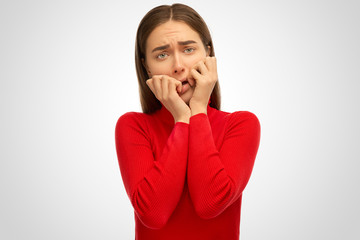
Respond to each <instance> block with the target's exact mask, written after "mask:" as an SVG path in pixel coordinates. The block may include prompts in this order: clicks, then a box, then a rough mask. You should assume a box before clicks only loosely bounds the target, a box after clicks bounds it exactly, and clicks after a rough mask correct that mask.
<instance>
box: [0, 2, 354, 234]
mask: <svg viewBox="0 0 360 240" xmlns="http://www.w3.org/2000/svg"><path fill="white" fill-rule="evenodd" d="M172 3H173V2H169V1H130V2H126V3H125V2H122V1H106V0H105V1H79V0H73V1H63V0H62V1H16V0H12V1H9V0H2V1H1V2H0V36H1V37H0V80H1V84H0V111H1V118H0V142H1V151H0V239H4V240H13V239H14V240H15V239H16V240H19V239H20V240H22V239H24V240H25V239H26V240H30V239H34V240H35V239H36V240H42V239H44V240H45V239H53V240H60V239H61V240H63V239H67V240H69V239H88V240H93V239H94V240H95V239H109V240H110V239H114V240H115V239H134V232H135V229H134V215H133V209H132V206H131V204H130V201H129V199H128V197H127V195H126V192H125V189H124V187H123V183H122V179H121V175H120V170H119V167H118V163H117V156H116V150H115V137H114V131H115V124H116V121H117V119H118V118H119V117H120V116H121V115H122V114H123V113H125V112H128V111H138V112H140V111H141V107H140V103H139V97H138V86H137V80H136V74H135V66H134V45H135V33H136V29H137V26H138V24H139V22H140V20H141V18H142V17H143V16H144V15H145V14H146V12H147V11H149V10H150V9H151V8H153V7H155V6H158V5H161V4H172ZM182 3H185V4H188V5H189V6H191V7H193V8H194V9H195V10H196V11H198V12H199V13H200V15H202V17H203V18H204V19H205V21H206V22H207V24H208V26H209V28H210V31H211V33H212V36H213V41H214V47H215V53H216V57H217V62H218V73H219V82H220V87H221V93H222V110H223V111H227V112H233V111H239V110H248V111H251V112H253V113H255V114H256V115H257V116H258V118H259V120H260V123H261V127H262V136H261V143H260V148H259V152H258V156H257V159H256V162H255V167H254V170H253V174H252V177H251V179H250V181H249V184H248V186H247V188H246V189H245V191H244V194H243V204H242V213H241V225H240V226H241V227H240V229H241V233H240V235H241V239H244V240H250V239H256V240H261V239H278V240H280V239H281V240H288V239H292V240H297V239H299V240H300V239H334V240H335V239H360V232H359V230H358V229H359V227H360V218H359V215H360V207H359V204H358V203H359V202H360V191H359V182H360V177H359V166H360V164H359V160H360V152H359V149H360V148H359V135H360V128H359V122H360V106H359V103H360V97H359V90H360V88H359V85H360V84H359V81H360V70H359V69H360V47H359V42H360V33H359V29H360V26H359V25H360V14H359V9H360V2H359V1H349V0H343V1H340V0H334V1H325V0H322V1H320V0H313V1H285V0H281V1H280V0H278V1H265V0H261V1H217V2H210V1H182Z"/></svg>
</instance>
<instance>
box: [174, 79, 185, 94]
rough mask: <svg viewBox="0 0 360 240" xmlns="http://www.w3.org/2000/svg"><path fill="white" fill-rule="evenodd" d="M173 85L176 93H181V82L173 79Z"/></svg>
mask: <svg viewBox="0 0 360 240" xmlns="http://www.w3.org/2000/svg"><path fill="white" fill-rule="evenodd" d="M174 83H175V86H176V92H178V93H181V91H182V87H183V85H182V83H181V81H179V80H176V79H175V81H174Z"/></svg>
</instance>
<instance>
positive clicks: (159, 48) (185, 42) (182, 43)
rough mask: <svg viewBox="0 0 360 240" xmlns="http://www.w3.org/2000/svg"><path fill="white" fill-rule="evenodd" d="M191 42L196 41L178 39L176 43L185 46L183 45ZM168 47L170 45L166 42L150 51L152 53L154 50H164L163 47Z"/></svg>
mask: <svg viewBox="0 0 360 240" xmlns="http://www.w3.org/2000/svg"><path fill="white" fill-rule="evenodd" d="M191 43H197V42H195V41H194V40H187V41H179V42H178V44H179V45H181V46H185V45H188V44H191ZM169 47H170V45H169V44H166V45H163V46H160V47H156V48H154V49H153V50H152V51H151V52H152V53H153V52H155V51H161V50H165V49H167V48H169Z"/></svg>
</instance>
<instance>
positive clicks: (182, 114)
mask: <svg viewBox="0 0 360 240" xmlns="http://www.w3.org/2000/svg"><path fill="white" fill-rule="evenodd" d="M146 84H147V85H148V86H149V88H150V89H151V91H152V92H153V93H154V95H155V97H156V98H157V99H158V100H159V101H160V102H161V103H162V104H163V105H164V106H165V107H166V109H168V110H169V112H170V113H171V114H172V116H173V117H174V120H175V122H179V121H180V122H186V123H189V118H190V116H191V111H190V108H189V106H188V105H186V103H185V102H184V101H183V100H182V99H181V97H180V96H179V94H178V93H180V92H181V90H182V84H181V81H179V80H177V79H175V78H172V77H169V76H167V75H154V76H152V78H150V79H148V80H146Z"/></svg>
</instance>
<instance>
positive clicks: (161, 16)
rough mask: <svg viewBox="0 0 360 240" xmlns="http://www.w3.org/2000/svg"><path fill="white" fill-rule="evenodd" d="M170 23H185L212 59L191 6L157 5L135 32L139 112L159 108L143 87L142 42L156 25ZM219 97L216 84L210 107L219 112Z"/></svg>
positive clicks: (145, 75)
mask: <svg viewBox="0 0 360 240" xmlns="http://www.w3.org/2000/svg"><path fill="white" fill-rule="evenodd" d="M170 20H174V21H180V22H184V23H186V24H187V25H188V26H190V27H191V28H192V29H193V30H194V31H196V32H197V33H198V34H199V36H200V38H201V41H202V43H203V44H204V47H205V49H207V48H208V46H209V47H210V53H209V55H210V56H212V57H213V56H215V52H214V46H213V42H212V39H211V35H210V31H209V29H208V27H207V25H206V23H205V21H204V20H203V19H202V17H201V16H200V15H199V14H198V13H197V12H196V11H195V10H194V9H192V8H191V7H189V6H186V5H184V4H179V3H177V4H173V5H161V6H158V7H155V8H153V9H152V10H150V11H149V12H148V13H147V14H146V15H145V16H144V17H143V19H142V20H141V22H140V24H139V27H138V29H137V33H136V44H135V65H136V74H137V78H138V83H139V94H140V103H141V108H142V111H143V113H152V112H155V111H156V110H158V109H160V108H161V103H160V101H159V100H158V99H157V98H156V97H155V95H154V94H153V92H152V91H151V90H150V88H149V87H148V85H147V84H146V80H148V79H149V75H148V73H147V71H146V69H145V67H144V65H143V60H144V59H145V52H146V41H147V39H148V37H149V35H150V33H151V32H152V31H153V30H154V29H155V28H156V27H157V26H159V25H161V24H163V23H166V22H168V21H170ZM220 105H221V96H220V85H219V81H217V82H216V84H215V86H214V89H213V91H212V93H211V95H210V106H211V107H213V108H216V109H218V110H220Z"/></svg>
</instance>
